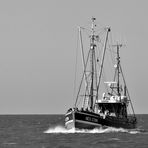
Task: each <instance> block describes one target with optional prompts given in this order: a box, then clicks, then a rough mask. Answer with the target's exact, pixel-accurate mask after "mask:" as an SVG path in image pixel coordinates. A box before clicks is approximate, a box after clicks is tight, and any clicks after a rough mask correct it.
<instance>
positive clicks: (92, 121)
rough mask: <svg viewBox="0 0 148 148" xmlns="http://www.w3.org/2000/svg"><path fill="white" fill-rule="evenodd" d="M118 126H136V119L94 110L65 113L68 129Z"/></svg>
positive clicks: (127, 127)
mask: <svg viewBox="0 0 148 148" xmlns="http://www.w3.org/2000/svg"><path fill="white" fill-rule="evenodd" d="M104 126H107V127H108V126H109V127H116V128H125V129H134V128H136V121H134V120H133V121H131V120H130V121H129V120H128V119H127V118H117V117H113V116H106V117H103V116H100V115H99V114H95V113H92V112H86V111H76V110H75V111H71V112H68V113H67V114H66V115H65V127H66V128H67V129H71V128H76V129H94V128H99V127H104Z"/></svg>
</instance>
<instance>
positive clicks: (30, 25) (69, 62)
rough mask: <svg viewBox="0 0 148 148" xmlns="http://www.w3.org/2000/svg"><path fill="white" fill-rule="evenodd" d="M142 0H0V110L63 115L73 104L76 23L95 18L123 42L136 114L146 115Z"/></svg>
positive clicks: (147, 65) (146, 38) (147, 28)
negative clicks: (109, 27) (109, 28)
mask: <svg viewBox="0 0 148 148" xmlns="http://www.w3.org/2000/svg"><path fill="white" fill-rule="evenodd" d="M147 6H148V2H147V0H124V1H123V0H122V1H121V0H112V1H111V0H90V1H89V0H87V1H86V0H0V114H11V113H15V114H18V113H19V114H22V113H24V114H27V113H30V114H35V113H37V114H42V113H46V114H50V113H51V114H52V113H61V114H63V113H65V112H66V110H67V109H68V108H69V107H71V105H72V104H73V102H74V100H73V86H74V84H73V83H74V67H75V65H74V63H75V53H76V51H75V50H76V41H77V26H86V27H87V26H89V25H90V18H91V17H92V16H95V17H96V18H97V21H98V22H99V23H100V24H101V25H103V26H111V28H112V31H113V32H114V34H115V37H119V38H120V40H121V41H122V40H123V41H124V43H125V44H126V48H124V49H123V50H122V56H121V57H122V63H123V67H124V70H125V76H126V80H127V84H128V87H129V91H130V95H131V99H132V101H133V105H134V108H135V112H136V113H148V107H147V104H148V97H147V94H148V93H147V92H148V86H147V84H148V58H147V56H148V17H147V15H148V9H147Z"/></svg>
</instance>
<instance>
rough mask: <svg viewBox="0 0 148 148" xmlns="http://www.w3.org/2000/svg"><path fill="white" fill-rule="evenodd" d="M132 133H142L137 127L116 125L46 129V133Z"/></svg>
mask: <svg viewBox="0 0 148 148" xmlns="http://www.w3.org/2000/svg"><path fill="white" fill-rule="evenodd" d="M119 132H121V133H130V134H137V133H140V131H139V130H137V129H133V130H127V129H123V128H114V127H108V128H105V129H104V128H96V129H92V130H87V129H81V130H78V129H74V128H73V129H70V130H68V129H66V128H64V127H62V126H56V127H53V128H49V129H48V130H46V131H45V132H44V133H63V134H70V133H92V134H97V133H100V134H101V133H119Z"/></svg>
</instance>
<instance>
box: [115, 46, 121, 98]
mask: <svg viewBox="0 0 148 148" xmlns="http://www.w3.org/2000/svg"><path fill="white" fill-rule="evenodd" d="M116 46H117V94H118V96H120V95H121V94H120V55H119V49H120V47H122V44H117V45H116Z"/></svg>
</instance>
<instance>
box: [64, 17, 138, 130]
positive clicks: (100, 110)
mask: <svg viewBox="0 0 148 148" xmlns="http://www.w3.org/2000/svg"><path fill="white" fill-rule="evenodd" d="M102 30H103V31H102ZM102 30H101V29H99V30H97V25H96V18H92V19H91V28H90V29H85V28H84V27H79V40H80V48H81V55H82V65H83V68H82V69H83V70H82V79H81V80H80V85H79V87H78V92H77V95H76V99H75V103H74V106H73V107H72V108H70V109H68V111H67V112H66V114H65V127H66V128H67V129H72V128H75V129H94V128H100V127H116V128H125V129H133V128H136V123H137V119H136V116H135V113H134V108H133V105H132V102H131V98H130V95H129V91H128V87H127V84H126V81H125V77H124V74H123V71H122V67H121V60H120V49H121V47H122V46H123V45H122V44H119V43H117V44H114V45H111V44H110V43H111V42H109V35H110V34H111V29H110V27H105V28H103V29H102ZM83 31H87V33H86V34H87V36H88V41H89V47H88V48H87V49H88V51H87V54H86V55H85V53H86V51H85V50H84V44H83V35H82V34H83V33H82V32H83ZM88 32H89V35H88ZM107 52H108V53H112V54H111V57H112V59H114V62H113V66H110V65H111V62H109V61H107V62H106V58H107ZM113 55H114V57H113ZM105 66H107V67H108V68H107V69H106V70H107V74H109V69H110V68H113V70H112V73H113V74H112V75H111V74H110V80H105V79H103V78H104V77H105V76H104V71H105ZM102 86H104V87H102Z"/></svg>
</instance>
